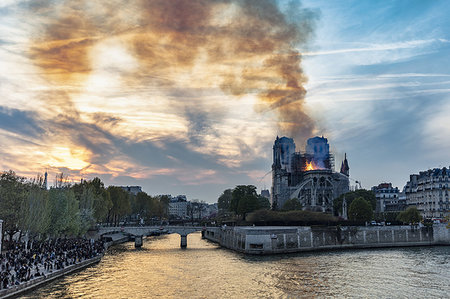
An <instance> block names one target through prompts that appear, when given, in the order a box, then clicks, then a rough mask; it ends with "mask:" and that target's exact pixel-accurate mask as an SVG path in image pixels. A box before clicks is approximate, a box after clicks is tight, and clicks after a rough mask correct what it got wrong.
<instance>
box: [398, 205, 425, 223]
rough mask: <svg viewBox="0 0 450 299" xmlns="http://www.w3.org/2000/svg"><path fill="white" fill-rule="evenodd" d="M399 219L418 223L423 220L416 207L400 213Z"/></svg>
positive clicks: (404, 221)
mask: <svg viewBox="0 0 450 299" xmlns="http://www.w3.org/2000/svg"><path fill="white" fill-rule="evenodd" d="M397 220H399V221H401V222H403V223H411V224H417V223H419V222H420V221H421V220H422V216H420V212H419V210H417V208H416V207H409V208H408V209H406V211H402V212H400V214H398V216H397Z"/></svg>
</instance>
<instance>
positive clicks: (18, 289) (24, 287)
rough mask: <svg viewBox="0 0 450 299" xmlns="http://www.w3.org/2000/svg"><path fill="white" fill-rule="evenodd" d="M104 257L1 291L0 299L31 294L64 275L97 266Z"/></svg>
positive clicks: (100, 256)
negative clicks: (30, 292) (32, 291)
mask: <svg viewBox="0 0 450 299" xmlns="http://www.w3.org/2000/svg"><path fill="white" fill-rule="evenodd" d="M102 256H103V255H98V256H96V257H93V258H91V259H88V260H84V261H82V262H80V263H77V264H74V265H70V266H67V267H66V268H64V269H61V270H57V271H55V272H53V273H49V274H47V275H46V276H45V277H44V276H40V277H37V278H34V279H32V280H30V281H27V282H24V283H22V284H19V285H16V286H13V287H10V288H8V289H4V290H0V298H2V299H6V298H13V297H17V296H19V295H21V294H23V293H26V292H29V291H31V290H33V289H35V288H38V287H40V286H41V285H43V284H46V283H48V282H50V281H53V280H55V279H57V278H60V277H62V276H64V275H67V274H70V273H74V272H77V271H80V270H82V269H85V268H87V267H89V266H91V265H94V264H97V263H98V262H100V260H101V259H102Z"/></svg>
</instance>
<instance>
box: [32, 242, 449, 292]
mask: <svg viewBox="0 0 450 299" xmlns="http://www.w3.org/2000/svg"><path fill="white" fill-rule="evenodd" d="M179 238H180V237H179V236H178V235H169V236H161V237H155V238H150V239H146V240H144V246H143V247H142V249H135V248H134V244H133V243H127V244H122V245H119V246H116V247H114V248H111V249H110V250H109V251H108V254H107V255H106V256H105V257H104V259H103V260H102V261H101V262H100V263H99V264H97V265H95V266H93V267H90V268H88V269H85V270H83V271H81V272H79V273H75V274H73V275H69V276H67V277H65V278H63V279H60V280H57V281H55V282H53V283H51V284H48V285H46V286H44V287H43V288H41V289H39V290H36V291H34V293H32V294H29V295H27V296H26V297H27V298H44V297H45V298H80V297H83V298H154V297H161V298H166V297H169V298H175V297H177V298H178V297H186V298H279V297H283V298H287V297H291V298H294V297H298V298H310V297H342V298H344V297H371V298H380V297H381V298H407V297H409V298H410V297H415V298H417V297H421V298H426V297H438V298H443V297H448V293H449V292H450V290H449V286H448V281H450V274H449V271H448V267H449V261H450V258H449V256H450V255H449V253H450V247H422V248H407V249H376V250H354V251H334V252H320V253H303V254H290V255H277V256H245V255H242V254H237V253H234V252H231V251H228V250H226V249H222V248H219V247H218V246H217V245H215V244H213V243H210V242H207V241H204V240H201V238H200V234H191V235H189V237H188V248H187V249H185V250H181V249H180V248H179V242H180V239H179Z"/></svg>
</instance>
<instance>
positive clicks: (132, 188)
mask: <svg viewBox="0 0 450 299" xmlns="http://www.w3.org/2000/svg"><path fill="white" fill-rule="evenodd" d="M119 187H120V188H122V189H123V190H125V191H127V192H128V193H131V194H133V195H137V194H138V193H139V192H142V187H141V186H119Z"/></svg>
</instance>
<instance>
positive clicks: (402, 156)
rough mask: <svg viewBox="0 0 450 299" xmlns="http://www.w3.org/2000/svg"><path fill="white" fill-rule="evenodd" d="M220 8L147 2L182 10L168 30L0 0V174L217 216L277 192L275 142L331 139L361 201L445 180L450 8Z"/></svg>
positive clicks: (79, 5)
mask: <svg viewBox="0 0 450 299" xmlns="http://www.w3.org/2000/svg"><path fill="white" fill-rule="evenodd" d="M216 2H217V3H219V4H218V6H217V7H216V6H214V5H216V4H215V3H216ZM216 2H212V1H211V2H200V1H197V0H195V1H193V0H192V1H183V0H180V1H176V2H164V1H154V2H152V3H157V6H154V7H153V6H152V7H150V8H151V9H149V10H148V11H149V12H152V11H153V12H155V11H156V12H157V13H160V15H159V16H160V18H159V19H163V20H164V18H165V17H167V15H170V14H173V15H172V17H171V20H174V19H177V18H176V17H175V18H174V17H173V16H179V15H180V11H181V12H182V13H181V15H182V17H183V19H182V20H181V21H179V22H169V23H167V24H163V25H162V27H161V26H160V25H161V24H156V25H155V24H154V23H151V22H150V23H149V22H148V21H146V20H148V19H152V17H153V15H152V14H151V13H148V12H147V10H146V9H144V8H142V7H141V6H140V5H142V2H141V1H139V0H133V1H127V5H126V6H124V3H125V1H123V0H111V1H108V2H104V1H88V0H74V1H69V2H64V1H56V0H55V1H50V0H42V1H39V2H35V1H26V0H23V1H21V0H11V1H6V0H5V1H2V2H1V3H0V68H1V69H2V73H1V74H0V94H1V97H0V140H1V143H2V147H1V148H0V155H1V157H2V159H1V161H0V169H2V170H7V169H13V170H15V171H16V172H17V173H19V174H21V175H24V176H27V177H33V176H35V175H36V174H37V173H39V172H40V173H42V172H44V171H45V169H48V171H49V172H50V178H52V177H54V175H55V174H56V173H57V172H60V171H63V172H64V173H66V174H67V175H69V178H70V179H72V180H73V181H77V180H79V179H80V178H82V177H83V178H87V179H89V178H93V177H94V176H99V177H100V178H101V179H102V180H104V181H105V183H106V184H107V185H109V184H115V185H141V186H143V189H144V190H145V191H146V192H148V193H149V194H153V195H155V194H172V195H176V194H186V195H187V196H188V198H189V199H194V198H197V199H200V200H205V201H207V202H214V201H216V200H217V197H218V196H219V195H220V193H221V192H222V191H223V190H224V189H226V188H233V187H234V186H235V185H237V184H254V185H256V186H257V187H258V189H260V188H264V187H266V188H270V185H271V177H270V174H269V175H267V173H268V172H269V171H270V169H271V163H272V161H271V159H272V153H271V151H272V144H273V141H274V139H275V137H276V135H290V134H294V135H296V136H294V137H296V144H297V149H299V150H303V149H304V139H305V138H307V137H312V136H313V135H324V136H326V137H327V138H328V140H329V143H330V145H331V148H332V150H333V152H334V153H335V155H336V164H337V165H340V161H341V159H342V158H343V155H344V153H347V156H348V159H349V164H350V175H351V177H352V178H354V179H356V180H360V181H361V182H362V184H363V187H365V188H370V187H371V186H373V185H376V184H378V183H381V182H392V183H393V184H394V185H395V186H398V187H400V188H402V187H403V185H404V184H405V182H406V181H407V180H408V178H409V175H410V174H412V173H417V172H418V171H422V170H426V169H429V168H434V167H444V166H446V167H449V165H450V154H449V152H450V139H449V138H448V137H449V136H450V126H449V123H450V121H449V115H450V98H449V97H450V96H449V91H450V68H449V65H450V32H449V31H450V30H449V28H450V19H449V18H448V11H450V10H449V8H450V7H449V6H450V3H448V1H368V0H367V1H316V0H314V1H312V0H311V1H301V2H300V1H281V2H278V5H279V8H280V11H278V9H277V8H276V6H274V5H272V4H274V3H275V2H273V1H270V0H267V1H256V2H252V1H231V3H232V4H231V5H228V2H227V1H223V3H225V4H223V3H222V1H216ZM170 3H178V4H179V5H184V6H182V7H181V8H180V7H173V6H171V4H170ZM197 4H199V5H197ZM205 4H208V5H207V7H208V8H210V6H209V5H211V7H212V10H211V11H208V10H205ZM247 4H248V5H247ZM155 5H156V4H155ZM220 5H222V6H220ZM145 13H148V14H147V15H146V14H145ZM183 13H184V14H183ZM141 14H142V15H141ZM210 15H211V16H212V17H211V18H206V17H205V16H210ZM204 19H206V20H208V22H209V23H205V24H203V23H202V22H204ZM198 23H201V24H203V25H205V26H203V27H202V26H197V25H198ZM173 24H175V25H173ZM192 24H194V25H192ZM164 26H166V27H164ZM173 26H176V28H175V29H174V27H173ZM183 26H185V27H186V28H183ZM208 26H209V27H208ZM261 26H266V27H261ZM161 28H162V29H161ZM199 28H200V29H199ZM204 28H209V30H212V31H202V30H204ZM261 28H263V30H261ZM293 28H294V29H293ZM250 29H251V30H250ZM161 30H162V31H161ZM164 30H165V31H164ZM156 31H158V32H164V34H166V35H167V36H174V37H173V39H169V40H166V39H165V38H163V39H161V37H160V36H159V35H158V34H159V33H155V32H156ZM260 31H261V32H260ZM185 32H188V33H189V34H190V35H186V36H189V38H186V39H183V38H182V36H181V38H180V35H183V34H184V33H185ZM211 32H215V33H211ZM255 32H256V33H255ZM292 33H293V34H292ZM202 34H205V36H207V37H208V38H206V39H204V38H202ZM258 34H260V35H258ZM216 36H217V39H215V37H216ZM242 36H244V37H248V40H249V41H250V42H244V43H242V40H243V39H242ZM191 38H198V40H191ZM161 40H163V41H161ZM180 40H181V41H180ZM143 41H144V42H143ZM244 41H245V39H244ZM272 41H276V43H273V44H271V42H272ZM252 43H253V44H252ZM153 44H156V46H154V45H153ZM236 44H238V45H239V47H238V46H236ZM267 44H269V45H270V47H272V48H273V50H270V51H268V50H267V49H262V47H263V46H266V45H267ZM252 46H253V47H254V51H255V52H254V53H253V55H251V53H252V52H251V51H250V52H245V51H247V50H248V49H249V48H250V47H252ZM162 48H163V49H164V51H159V50H160V49H162ZM54 49H56V50H57V51H56V52H52V51H50V50H54ZM67 49H69V50H67ZM158 49H159V50H158ZM215 49H218V50H217V51H218V52H217V53H216V52H215ZM194 50H195V51H194ZM65 51H67V52H65ZM220 51H221V52H220ZM296 51H299V52H300V53H301V54H302V60H301V64H298V62H299V60H298V59H299V56H296V55H291V56H288V58H286V57H287V56H283V55H285V54H286V53H295V52H296ZM55 53H56V54H55ZM155 53H156V54H155ZM242 53H244V54H242ZM249 53H250V54H249ZM280 53H281V54H280ZM238 54H240V56H239V55H238ZM58 55H59V56H58ZM152 55H155V57H157V58H155V59H149V58H148V57H147V56H152ZM62 57H63V58H64V59H62ZM273 57H281V58H282V60H280V61H281V63H282V64H283V63H284V64H285V67H278V66H277V65H276V64H275V63H274V61H275V62H276V61H277V60H276V59H273ZM285 58H286V59H291V60H286V59H285ZM279 59H280V58H279ZM283 59H285V60H283ZM173 61H175V62H176V63H174V62H173ZM261 61H263V62H264V63H261ZM286 61H288V62H289V61H293V63H291V64H290V65H289V64H286ZM290 66H293V67H292V68H291V67H290ZM297 66H300V67H301V68H302V69H303V73H301V70H300V69H298V68H297ZM286 69H287V72H288V74H286V73H283V72H284V71H285V70H286ZM86 70H87V71H86ZM289 72H290V73H289ZM293 77H295V81H296V84H293V83H292V80H291V79H292V78H293ZM306 78H307V82H306ZM289 80H291V81H289ZM289 84H290V86H289V88H285V87H284V85H286V86H288V85H289ZM292 86H294V88H293V87H292ZM303 89H304V90H306V96H305V98H304V99H303V98H302V97H300V98H298V99H295V100H293V101H292V99H293V98H292V96H294V95H297V94H302V92H303ZM274 90H275V91H277V92H281V93H282V92H288V93H289V92H292V91H294V92H295V93H290V94H289V96H287V97H285V98H283V99H282V100H281V101H280V102H273V101H274V100H273V99H269V98H268V97H267V96H266V95H267V94H268V93H269V91H274ZM283 101H284V102H283ZM291 101H292V102H291ZM286 103H287V104H286ZM286 107H290V108H292V110H293V111H295V113H294V114H290V113H289V112H290V111H289V110H286V109H284V108H286ZM292 125H293V126H292ZM292 128H294V129H292Z"/></svg>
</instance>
